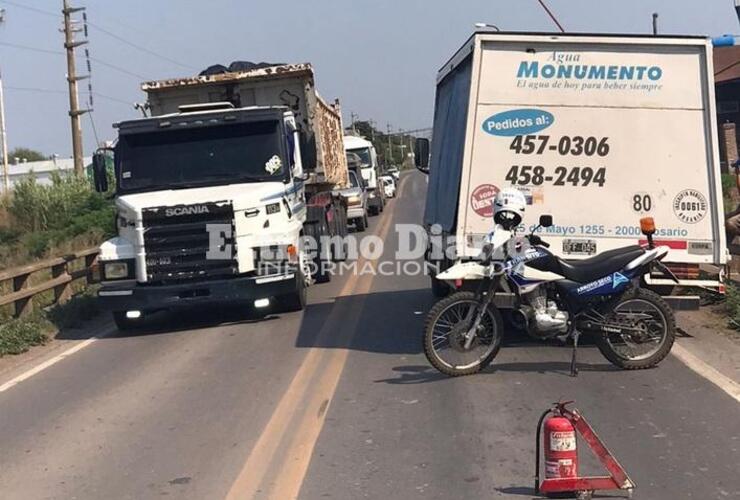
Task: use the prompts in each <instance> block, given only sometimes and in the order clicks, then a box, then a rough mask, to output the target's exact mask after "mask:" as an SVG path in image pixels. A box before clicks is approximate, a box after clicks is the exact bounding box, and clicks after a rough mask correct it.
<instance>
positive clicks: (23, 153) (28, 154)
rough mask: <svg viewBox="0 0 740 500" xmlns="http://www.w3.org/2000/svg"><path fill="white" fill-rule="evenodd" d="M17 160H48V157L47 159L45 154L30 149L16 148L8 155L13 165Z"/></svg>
mask: <svg viewBox="0 0 740 500" xmlns="http://www.w3.org/2000/svg"><path fill="white" fill-rule="evenodd" d="M16 158H19V159H20V160H21V161H23V160H26V161H43V160H48V157H46V156H45V155H44V154H43V153H40V152H39V151H36V150H34V149H29V148H15V149H14V150H12V151H10V152H9V153H8V162H10V163H12V162H13V161H15V159H16Z"/></svg>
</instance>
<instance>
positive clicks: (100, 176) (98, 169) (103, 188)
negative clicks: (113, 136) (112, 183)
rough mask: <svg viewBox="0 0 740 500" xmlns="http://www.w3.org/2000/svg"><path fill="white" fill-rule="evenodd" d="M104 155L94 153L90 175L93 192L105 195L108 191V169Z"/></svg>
mask: <svg viewBox="0 0 740 500" xmlns="http://www.w3.org/2000/svg"><path fill="white" fill-rule="evenodd" d="M106 160H107V158H106V154H105V152H103V151H96V152H95V154H94V155H93V158H92V174H93V184H94V185H95V191H97V192H98V193H105V192H107V191H108V167H107V162H106Z"/></svg>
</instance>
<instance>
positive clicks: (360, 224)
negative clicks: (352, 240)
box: [355, 214, 367, 233]
mask: <svg viewBox="0 0 740 500" xmlns="http://www.w3.org/2000/svg"><path fill="white" fill-rule="evenodd" d="M355 229H356V230H357V232H358V233H364V232H365V230H366V229H367V214H365V215H363V216H362V217H360V218H359V219H355Z"/></svg>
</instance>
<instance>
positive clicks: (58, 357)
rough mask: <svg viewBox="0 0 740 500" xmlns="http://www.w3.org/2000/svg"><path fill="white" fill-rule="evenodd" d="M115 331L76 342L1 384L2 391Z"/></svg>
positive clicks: (0, 389)
mask: <svg viewBox="0 0 740 500" xmlns="http://www.w3.org/2000/svg"><path fill="white" fill-rule="evenodd" d="M114 331H115V329H110V330H108V331H106V332H104V333H101V334H100V335H96V336H94V337H91V338H89V339H87V340H84V341H82V342H80V343H79V344H76V345H74V346H72V347H70V348H69V349H67V350H66V351H64V352H63V353H61V354H58V355H56V356H54V357H53V358H50V359H47V360H46V361H44V362H43V363H41V364H39V365H37V366H35V367H33V368H31V369H30V370H28V371H26V372H23V373H21V374H20V375H18V376H17V377H15V378H13V379H12V380H9V381H7V382H5V383H4V384H3V385H0V392H5V391H7V390H8V389H10V388H12V387H15V386H16V385H18V384H20V383H21V382H23V381H26V380H28V379H29V378H31V377H33V376H34V375H37V374H39V373H41V372H42V371H44V370H46V369H47V368H49V367H51V366H54V365H55V364H57V363H59V362H60V361H62V360H63V359H65V358H68V357H70V356H71V355H73V354H74V353H76V352H79V351H81V350H82V349H84V348H85V347H87V346H89V345H90V344H92V343H93V342H96V341H98V340H100V339H102V338H104V337H106V336H108V335H110V334H111V333H113V332H114Z"/></svg>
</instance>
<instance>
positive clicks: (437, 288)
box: [432, 276, 450, 299]
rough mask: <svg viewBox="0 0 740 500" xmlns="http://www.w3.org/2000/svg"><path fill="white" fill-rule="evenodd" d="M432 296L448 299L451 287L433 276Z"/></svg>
mask: <svg viewBox="0 0 740 500" xmlns="http://www.w3.org/2000/svg"><path fill="white" fill-rule="evenodd" d="M432 294H433V295H434V296H435V297H437V298H440V299H441V298H443V297H447V296H448V295H449V294H450V285H448V284H447V283H445V282H444V281H442V280H438V279H437V278H435V277H434V276H432Z"/></svg>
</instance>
